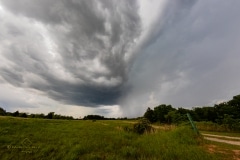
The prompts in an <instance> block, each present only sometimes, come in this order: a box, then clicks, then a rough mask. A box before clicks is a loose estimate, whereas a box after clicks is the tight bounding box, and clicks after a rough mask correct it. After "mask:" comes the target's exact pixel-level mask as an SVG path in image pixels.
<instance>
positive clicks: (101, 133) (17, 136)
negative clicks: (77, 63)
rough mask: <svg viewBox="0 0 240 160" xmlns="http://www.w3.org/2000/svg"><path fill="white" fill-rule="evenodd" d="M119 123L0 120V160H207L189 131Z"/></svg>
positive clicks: (201, 148) (209, 154)
mask: <svg viewBox="0 0 240 160" xmlns="http://www.w3.org/2000/svg"><path fill="white" fill-rule="evenodd" d="M124 126H132V124H130V123H124V122H123V121H120V120H119V121H118V120H116V121H96V122H92V121H67V120H45V119H21V118H12V117H0V127H1V128H0V159H1V160H4V159H6V160H8V159H20V160H28V159H29V160H34V159H48V160H51V159H53V160H55V159H56V160H58V159H59V160H60V159H67V160H78V159H80V160H82V159H83V160H134V159H139V160H145V159H146V160H165V159H166V160H171V159H172V160H175V159H178V160H181V159H184V160H208V159H209V160H210V159H211V160H212V159H220V156H218V155H216V154H214V153H209V152H208V151H207V150H205V149H204V147H203V145H202V144H201V142H202V140H201V139H199V138H197V137H196V135H195V133H194V132H193V131H192V130H191V129H190V128H189V127H179V128H176V129H173V130H171V131H161V130H158V131H157V132H156V133H152V134H144V135H137V134H135V133H132V132H126V131H124V130H123V129H122V128H123V127H124Z"/></svg>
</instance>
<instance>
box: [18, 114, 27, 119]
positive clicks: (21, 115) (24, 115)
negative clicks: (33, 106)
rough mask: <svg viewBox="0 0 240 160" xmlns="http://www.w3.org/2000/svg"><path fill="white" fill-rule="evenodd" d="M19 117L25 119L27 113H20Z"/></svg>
mask: <svg viewBox="0 0 240 160" xmlns="http://www.w3.org/2000/svg"><path fill="white" fill-rule="evenodd" d="M19 117H23V118H27V113H20V114H19Z"/></svg>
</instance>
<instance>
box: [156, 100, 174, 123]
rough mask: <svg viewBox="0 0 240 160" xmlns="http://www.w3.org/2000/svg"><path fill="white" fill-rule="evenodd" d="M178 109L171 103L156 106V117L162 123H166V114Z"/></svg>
mask: <svg viewBox="0 0 240 160" xmlns="http://www.w3.org/2000/svg"><path fill="white" fill-rule="evenodd" d="M174 110H176V109H174V108H172V106H171V105H166V104H161V105H159V106H157V107H155V108H154V110H153V111H154V118H155V120H156V121H160V122H161V123H166V122H167V119H166V117H165V115H167V114H168V112H170V111H174Z"/></svg>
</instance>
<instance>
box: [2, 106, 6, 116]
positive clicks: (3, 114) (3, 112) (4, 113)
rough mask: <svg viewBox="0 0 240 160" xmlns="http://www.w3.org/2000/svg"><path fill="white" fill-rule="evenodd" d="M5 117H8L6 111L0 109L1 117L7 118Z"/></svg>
mask: <svg viewBox="0 0 240 160" xmlns="http://www.w3.org/2000/svg"><path fill="white" fill-rule="evenodd" d="M5 115H7V113H6V111H5V110H4V109H3V108H2V107H0V116H5Z"/></svg>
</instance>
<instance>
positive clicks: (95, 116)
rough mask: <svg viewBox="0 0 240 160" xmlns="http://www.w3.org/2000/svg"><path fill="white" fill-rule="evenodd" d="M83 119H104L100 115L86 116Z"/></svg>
mask: <svg viewBox="0 0 240 160" xmlns="http://www.w3.org/2000/svg"><path fill="white" fill-rule="evenodd" d="M83 119H84V120H103V119H104V117H103V116H100V115H87V116H84V118H83Z"/></svg>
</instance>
